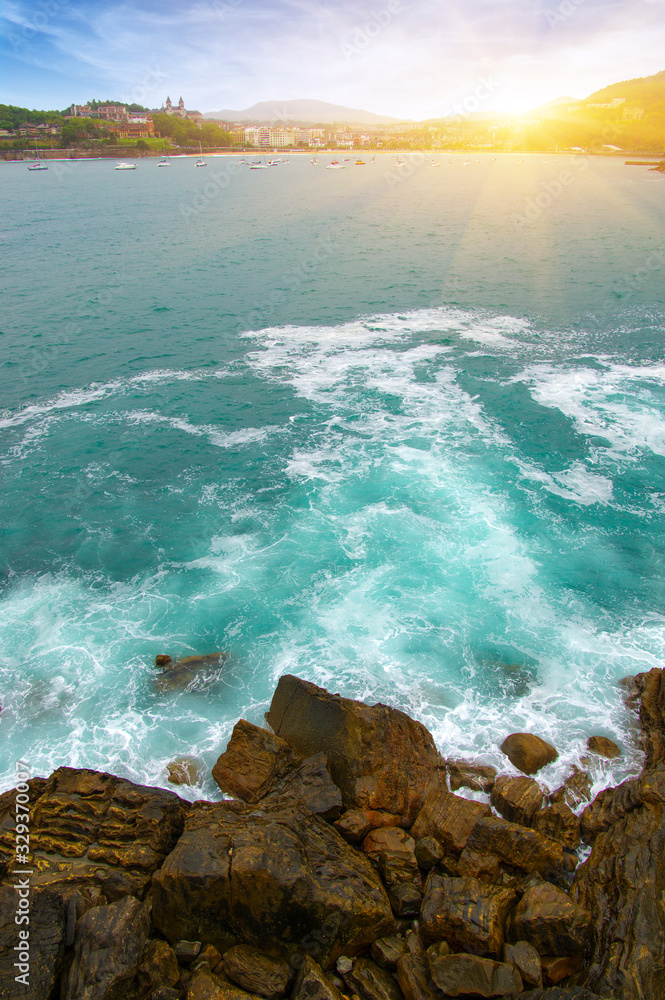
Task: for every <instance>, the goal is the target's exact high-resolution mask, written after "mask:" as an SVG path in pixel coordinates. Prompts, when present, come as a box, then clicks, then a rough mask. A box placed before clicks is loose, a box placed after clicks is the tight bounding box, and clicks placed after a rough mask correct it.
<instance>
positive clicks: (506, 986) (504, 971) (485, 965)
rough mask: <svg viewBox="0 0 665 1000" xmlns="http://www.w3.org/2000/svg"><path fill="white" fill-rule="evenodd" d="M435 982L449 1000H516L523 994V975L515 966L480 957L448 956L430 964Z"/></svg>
mask: <svg viewBox="0 0 665 1000" xmlns="http://www.w3.org/2000/svg"><path fill="white" fill-rule="evenodd" d="M430 973H431V976H432V980H433V981H434V983H435V984H436V985H437V986H438V987H439V989H440V990H441V991H442V992H443V993H444V995H445V996H448V997H459V996H467V995H468V994H473V996H479V997H505V996H514V995H515V994H516V993H520V992H521V991H522V980H521V978H520V974H519V972H518V971H517V969H516V968H515V966H513V965H506V964H505V962H494V961H492V959H489V958H479V957H478V956H477V955H447V956H445V957H444V958H439V959H437V960H436V961H434V962H430Z"/></svg>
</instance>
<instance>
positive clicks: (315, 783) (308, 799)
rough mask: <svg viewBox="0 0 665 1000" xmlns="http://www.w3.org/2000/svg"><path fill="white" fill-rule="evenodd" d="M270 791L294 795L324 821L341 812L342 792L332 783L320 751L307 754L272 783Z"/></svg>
mask: <svg viewBox="0 0 665 1000" xmlns="http://www.w3.org/2000/svg"><path fill="white" fill-rule="evenodd" d="M270 794H271V795H295V796H296V797H297V798H299V799H301V800H302V801H303V802H304V803H305V805H306V806H307V808H308V809H309V810H310V812H313V813H316V815H317V816H322V817H323V818H324V819H326V820H328V822H332V821H333V820H336V819H337V818H338V817H339V814H340V813H341V811H342V793H341V792H340V790H339V788H338V787H337V785H335V784H333V780H332V778H331V777H330V771H329V770H328V759H327V757H326V755H325V754H324V753H317V754H314V756H313V757H308V758H307V760H304V761H303V762H302V764H299V765H298V767H297V768H296V769H295V770H294V771H291V772H290V773H289V774H287V775H286V777H285V778H282V779H281V780H280V781H277V782H275V784H274V785H273V787H272V789H271V793H270Z"/></svg>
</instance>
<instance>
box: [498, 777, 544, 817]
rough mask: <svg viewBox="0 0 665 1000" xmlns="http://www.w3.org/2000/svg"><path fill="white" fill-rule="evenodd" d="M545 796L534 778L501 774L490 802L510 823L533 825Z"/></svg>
mask: <svg viewBox="0 0 665 1000" xmlns="http://www.w3.org/2000/svg"><path fill="white" fill-rule="evenodd" d="M544 798H545V796H544V795H543V790H542V788H541V787H540V785H539V784H538V782H537V781H536V780H535V779H534V778H511V777H509V776H508V775H505V774H500V775H499V777H498V778H497V779H496V781H495V782H494V787H493V788H492V795H491V796H490V802H491V804H492V805H493V806H494V808H495V809H496V811H497V812H498V813H500V814H501V815H502V816H503V817H504V819H507V820H508V821H509V822H510V823H520V824H521V825H522V826H531V820H532V819H533V817H534V815H535V814H536V813H537V812H538V810H539V809H541V808H542V805H543V801H544Z"/></svg>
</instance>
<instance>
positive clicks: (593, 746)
mask: <svg viewBox="0 0 665 1000" xmlns="http://www.w3.org/2000/svg"><path fill="white" fill-rule="evenodd" d="M586 745H587V750H590V751H591V753H597V754H598V756H599V757H607V758H608V759H609V760H613V759H614V758H615V757H619V756H620V755H621V749H620V748H619V747H618V746H617V744H616V743H615V742H614V741H613V740H608V739H607V737H606V736H590V737H589V739H588V740H587V741H586Z"/></svg>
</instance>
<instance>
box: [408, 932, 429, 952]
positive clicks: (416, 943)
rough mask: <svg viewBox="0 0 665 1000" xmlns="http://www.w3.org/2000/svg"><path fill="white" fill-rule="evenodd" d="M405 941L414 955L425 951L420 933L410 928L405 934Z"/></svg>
mask: <svg viewBox="0 0 665 1000" xmlns="http://www.w3.org/2000/svg"><path fill="white" fill-rule="evenodd" d="M404 943H405V944H406V947H407V948H408V950H409V952H410V953H411V954H412V955H422V954H423V953H424V951H425V948H424V946H423V942H422V939H421V937H420V933H419V932H418V931H414V930H409V931H407V932H406V934H405V935H404Z"/></svg>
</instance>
